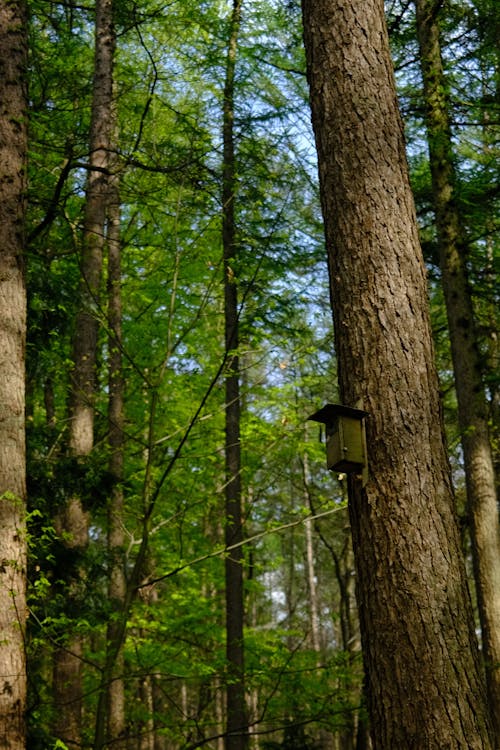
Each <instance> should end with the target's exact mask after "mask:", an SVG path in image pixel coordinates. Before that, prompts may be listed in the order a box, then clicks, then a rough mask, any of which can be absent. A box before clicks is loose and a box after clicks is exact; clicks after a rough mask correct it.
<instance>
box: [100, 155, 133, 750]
mask: <svg viewBox="0 0 500 750" xmlns="http://www.w3.org/2000/svg"><path fill="white" fill-rule="evenodd" d="M116 167H117V165H116V164H114V166H113V172H114V173H113V174H112V175H111V176H110V192H109V202H108V219H107V235H106V239H107V247H108V330H109V339H108V347H109V375H108V380H109V403H108V422H109V438H108V439H109V447H110V459H109V473H110V475H111V477H112V478H113V487H112V489H111V493H110V496H109V498H108V514H107V515H108V519H107V520H108V537H107V546H108V569H109V574H108V598H109V601H110V604H111V608H112V611H113V616H112V617H111V618H110V621H109V623H108V627H107V638H106V656H105V664H104V668H103V670H102V678H101V689H100V693H99V698H98V702H97V709H96V725H95V726H96V728H95V739H94V747H95V748H96V750H99V749H100V748H102V747H104V746H105V745H106V744H108V745H109V744H112V746H113V747H114V748H116V750H123V749H124V748H125V746H126V745H125V728H126V717H125V686H124V680H123V674H124V659H123V651H122V648H121V646H122V635H121V618H122V613H123V611H124V608H125V601H126V594H127V581H126V577H125V559H124V544H125V533H124V520H123V504H124V497H123V484H122V483H123V478H124V477H123V461H124V454H123V449H124V432H123V428H124V390H125V382H124V378H123V371H122V297H121V281H122V278H121V277H122V274H121V243H120V195H119V176H118V174H117V172H116V171H115V170H116ZM117 644H118V645H117Z"/></svg>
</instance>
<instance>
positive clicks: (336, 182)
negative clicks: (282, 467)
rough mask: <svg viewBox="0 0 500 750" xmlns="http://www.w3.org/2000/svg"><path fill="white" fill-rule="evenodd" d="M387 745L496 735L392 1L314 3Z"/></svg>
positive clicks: (365, 613)
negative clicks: (411, 168) (460, 515)
mask: <svg viewBox="0 0 500 750" xmlns="http://www.w3.org/2000/svg"><path fill="white" fill-rule="evenodd" d="M303 14H304V30H305V31H304V33H305V43H306V54H307V65H308V78H309V82H310V87H311V106H312V117H313V125H314V130H315V135H316V143H317V149H318V157H319V173H320V187H321V198H322V209H323V215H324V219H325V231H326V241H327V249H328V259H329V269H330V280H331V297H332V307H333V312H334V322H335V334H336V351H337V357H338V363H339V379H340V390H341V397H342V399H343V401H344V403H345V404H347V405H350V406H355V405H361V406H362V408H364V409H366V410H367V411H368V412H369V417H368V419H367V441H368V454H369V479H368V483H367V484H366V486H365V487H363V486H362V480H361V479H360V478H357V477H356V476H354V475H351V477H350V479H349V484H350V492H349V510H350V517H351V528H352V535H353V547H354V553H355V559H356V570H357V594H358V605H359V613H360V624H361V634H362V643H363V652H364V660H365V667H366V672H367V693H368V703H369V711H370V717H371V732H372V738H373V743H374V747H375V749H376V750H381V749H382V748H383V750H388V748H394V749H395V750H396V749H397V750H401V748H405V749H408V750H410V749H411V748H435V749H436V750H438V748H445V747H446V748H464V749H465V748H467V749H468V750H470V748H490V747H491V746H492V743H491V735H490V725H489V717H488V710H487V703H486V696H485V688H484V685H483V681H482V674H481V669H480V664H479V657H478V650H477V643H476V637H475V632H474V623H473V618H472V609H471V604H470V600H469V595H468V591H467V584H466V576H465V570H464V563H463V558H462V553H461V549H460V540H459V534H458V529H457V524H456V519H455V516H454V503H453V495H452V489H451V481H450V472H449V466H448V460H447V454H446V446H445V443H444V438H443V426H442V419H441V414H440V405H439V397H438V382H437V375H436V370H435V366H434V352H433V346H432V337H431V330H430V324H429V319H428V301H427V285H426V277H425V269H424V264H423V259H422V254H421V251H420V247H419V241H418V230H417V224H416V218H415V211H414V205H413V199H412V194H411V189H410V186H409V180H408V173H407V164H406V157H405V148H404V140H403V129H402V124H401V121H400V116H399V112H398V108H397V99H396V92H395V85H394V80H393V71H392V65H391V60H390V54H389V45H388V38H387V30H386V26H385V19H384V7H383V2H382V0H314V2H313V0H303Z"/></svg>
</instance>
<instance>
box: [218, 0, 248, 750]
mask: <svg viewBox="0 0 500 750" xmlns="http://www.w3.org/2000/svg"><path fill="white" fill-rule="evenodd" d="M240 17H241V0H234V2H233V12H232V19H231V35H230V39H229V47H228V54H227V62H226V81H225V86H224V103H223V141H224V143H223V149H224V164H223V175H222V244H223V256H224V320H225V347H226V357H227V372H226V444H225V455H226V485H225V498H226V508H225V516H226V527H225V541H226V545H227V546H228V547H229V546H231V545H234V544H238V543H239V542H241V541H242V538H243V529H242V518H241V449H240V381H239V378H240V375H239V358H238V351H237V349H238V299H237V287H236V276H235V269H234V263H235V260H236V229H235V218H234V200H235V189H236V168H235V156H234V132H233V131H234V72H235V63H236V49H237V40H238V32H239V27H240ZM225 577H226V656H227V662H228V678H229V679H228V685H227V694H226V695H227V706H226V710H227V717H226V719H227V724H226V737H225V746H226V750H244V748H246V747H247V745H248V726H247V724H248V721H247V711H246V703H245V684H244V650H243V619H244V610H243V551H242V549H241V547H238V548H236V549H233V550H232V551H231V553H230V554H229V555H228V556H227V558H226V562H225Z"/></svg>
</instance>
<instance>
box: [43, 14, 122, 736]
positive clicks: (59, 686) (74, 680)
mask: <svg viewBox="0 0 500 750" xmlns="http://www.w3.org/2000/svg"><path fill="white" fill-rule="evenodd" d="M114 49H115V34H114V28H113V13H112V0H97V2H96V22H95V57H94V82H93V99H92V116H91V130H90V158H89V163H90V171H89V178H88V185H87V193H86V201H85V217H84V228H83V243H82V257H81V279H82V280H81V284H80V295H81V304H80V310H79V312H78V314H77V318H76V323H75V334H74V338H73V372H72V378H71V390H70V399H69V408H70V414H69V416H70V422H69V439H68V442H69V452H70V455H72V456H73V457H74V458H77V459H84V458H85V457H86V456H88V455H89V454H90V452H91V451H92V448H93V443H94V397H95V390H96V375H95V363H96V353H97V335H98V328H99V323H98V318H97V306H98V302H99V295H100V287H101V275H102V258H103V248H104V235H105V225H106V210H107V202H108V198H109V195H108V193H109V189H108V187H109V186H108V182H109V178H108V175H109V164H110V145H111V142H112V137H113V135H114V131H113V126H114V115H113V57H114ZM57 528H58V531H59V532H60V535H62V536H63V537H64V539H67V540H68V541H67V542H66V544H67V546H68V548H71V549H73V550H75V553H80V552H81V551H82V549H84V548H85V546H86V545H87V542H88V515H87V512H86V511H85V509H84V508H83V506H82V501H81V498H80V497H77V496H74V497H71V498H69V499H68V502H67V507H66V508H65V509H63V512H62V513H61V514H60V516H59V518H58V519H57ZM68 583H71V582H70V581H68ZM81 652H82V643H81V639H80V637H79V636H75V637H73V638H71V639H70V640H69V641H68V642H67V643H66V644H64V645H63V646H62V647H61V648H60V649H59V650H58V651H57V652H56V654H55V657H54V701H55V709H56V710H55V723H54V732H55V734H56V736H57V737H59V738H60V739H62V740H63V741H64V742H65V743H66V744H70V745H76V746H78V745H79V744H80V743H81V718H82V717H81V714H82V685H81V683H82V659H81Z"/></svg>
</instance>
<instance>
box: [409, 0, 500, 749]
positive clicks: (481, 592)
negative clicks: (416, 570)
mask: <svg viewBox="0 0 500 750" xmlns="http://www.w3.org/2000/svg"><path fill="white" fill-rule="evenodd" d="M415 5H416V10H417V33H418V40H419V44H420V65H421V69H422V77H423V82H424V98H425V112H426V123H427V137H428V143H429V157H430V165H431V175H432V189H433V197H434V211H435V214H436V225H437V233H438V239H439V247H440V266H441V275H442V283H443V290H444V298H445V303H446V311H447V315H448V327H449V332H450V342H451V352H452V358H453V370H454V374H455V388H456V393H457V402H458V418H459V423H460V431H461V435H462V448H463V453H464V465H465V478H466V486H467V500H468V512H469V517H470V521H471V537H472V550H473V558H474V573H475V580H476V591H477V597H478V604H479V616H480V621H481V631H482V644H483V654H484V661H485V665H486V678H487V679H486V682H487V686H488V694H489V700H490V709H491V715H492V717H493V721H494V729H495V734H496V736H497V742H498V743H500V524H499V521H498V509H497V498H496V487H495V472H494V465H493V456H492V450H491V442H490V436H489V427H488V419H489V409H488V402H487V400H486V394H485V390H484V385H483V382H482V369H483V368H482V363H481V355H480V353H479V349H478V344H477V342H478V338H479V337H478V333H477V325H476V320H475V315H474V310H473V305H472V299H471V295H470V288H469V283H468V278H467V266H466V256H467V237H466V232H465V229H464V227H463V225H462V220H461V217H460V207H459V204H458V202H457V198H456V174H455V168H454V154H453V144H452V138H451V127H450V120H449V109H448V101H447V98H446V79H445V75H444V71H443V66H442V60H441V46H440V39H439V22H438V18H437V14H436V3H435V1H434V0H416V2H415Z"/></svg>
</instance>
